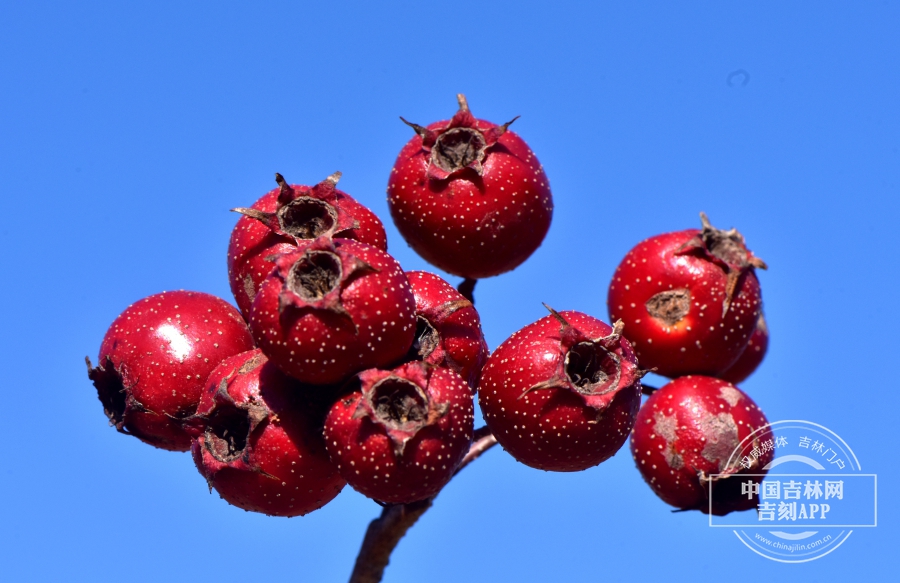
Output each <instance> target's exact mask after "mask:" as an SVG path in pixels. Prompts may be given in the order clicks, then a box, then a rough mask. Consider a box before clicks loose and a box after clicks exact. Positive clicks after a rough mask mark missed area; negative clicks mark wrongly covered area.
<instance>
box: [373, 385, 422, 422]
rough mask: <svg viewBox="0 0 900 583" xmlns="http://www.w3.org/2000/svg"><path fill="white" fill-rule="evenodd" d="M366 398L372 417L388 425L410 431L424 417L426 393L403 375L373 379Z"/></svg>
mask: <svg viewBox="0 0 900 583" xmlns="http://www.w3.org/2000/svg"><path fill="white" fill-rule="evenodd" d="M366 398H367V399H368V401H369V406H370V407H371V410H372V411H373V412H374V416H375V418H376V419H377V420H378V421H380V422H381V423H382V424H383V425H384V426H385V427H387V428H390V429H395V430H399V431H413V430H416V429H418V428H419V427H421V426H422V425H423V424H424V423H425V421H426V420H427V418H428V396H427V395H426V394H425V392H424V391H423V390H422V389H421V388H420V387H419V386H418V385H416V384H415V383H413V382H412V381H408V380H406V379H402V378H399V377H395V376H390V377H387V378H386V379H384V380H382V381H379V382H378V383H376V384H375V385H374V386H373V387H372V390H371V391H370V392H369V393H368V394H367V395H366Z"/></svg>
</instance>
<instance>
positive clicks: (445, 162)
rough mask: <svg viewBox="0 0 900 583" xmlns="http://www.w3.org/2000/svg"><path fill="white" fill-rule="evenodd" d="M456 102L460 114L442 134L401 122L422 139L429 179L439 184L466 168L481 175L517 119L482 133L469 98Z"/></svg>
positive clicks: (458, 97) (461, 98) (458, 96)
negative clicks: (487, 159) (489, 153)
mask: <svg viewBox="0 0 900 583" xmlns="http://www.w3.org/2000/svg"><path fill="white" fill-rule="evenodd" d="M456 98H457V100H458V101H459V111H457V112H456V115H454V116H453V118H452V119H451V120H450V123H449V124H448V125H447V127H446V128H444V129H443V130H432V129H428V128H426V127H423V126H420V125H418V124H414V123H411V122H408V121H406V120H405V119H403V117H401V118H400V119H401V120H403V123H405V124H406V125H408V126H409V127H411V128H412V129H413V130H415V132H416V133H417V134H419V135H420V136H421V137H422V147H423V148H424V149H425V151H427V152H429V160H430V163H429V165H428V175H429V177H431V178H435V179H438V180H443V179H446V178H447V177H449V176H450V175H451V174H453V173H454V172H457V171H460V170H462V169H464V168H471V169H473V170H474V171H475V172H477V173H478V174H479V175H481V173H482V171H483V167H482V163H483V162H484V158H485V155H486V151H487V150H488V148H490V147H491V146H493V145H494V144H496V143H497V140H499V139H500V136H502V135H503V134H504V133H506V129H507V128H508V127H509V125H510V124H511V123H513V122H514V121H516V120H517V119H518V116H516V117H514V118H513V119H512V120H510V121H508V122H506V123H505V124H503V125H501V126H495V127H493V128H490V129H488V130H484V131H482V130H479V129H478V128H477V120H476V119H475V117H474V116H473V115H472V113H471V112H470V111H469V104H468V102H467V101H466V96H465V95H463V94H462V93H460V94H458V95H457V96H456Z"/></svg>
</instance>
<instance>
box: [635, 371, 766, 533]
mask: <svg viewBox="0 0 900 583" xmlns="http://www.w3.org/2000/svg"><path fill="white" fill-rule="evenodd" d="M767 426H768V421H767V420H766V417H765V415H763V413H762V411H760V409H759V407H757V406H756V403H754V402H753V400H752V399H750V397H748V396H747V395H746V394H745V393H744V392H743V391H741V390H740V389H738V388H737V387H735V386H734V385H732V384H731V383H729V382H726V381H723V380H721V379H716V378H712V377H707V376H699V375H698V376H685V377H680V378H677V379H675V380H673V381H671V382H670V383H668V384H666V385H664V386H663V387H662V388H660V389H659V390H658V391H656V392H654V393H653V394H652V395H651V396H650V398H649V399H647V402H646V403H644V405H643V406H642V407H641V410H640V412H638V416H637V421H636V422H635V425H634V431H633V432H632V436H631V454H632V456H633V457H634V461H635V463H636V464H637V468H638V470H640V472H641V475H642V476H643V477H644V480H646V482H647V483H648V484H649V485H650V487H651V488H652V489H653V491H654V492H655V493H656V495H657V496H659V497H660V498H661V499H662V500H663V501H664V502H666V503H667V504H671V505H672V506H675V507H676V508H679V509H682V510H700V511H703V512H706V513H708V512H710V510H711V511H712V513H713V514H715V515H717V516H722V515H725V514H728V513H729V512H733V511H739V510H747V509H750V508H755V507H756V505H757V504H758V498H757V496H756V495H749V496H748V495H747V494H746V493H744V492H742V487H741V484H742V483H744V482H746V481H747V480H752V481H754V482H756V483H759V482H761V481H762V477H760V476H744V474H764V473H765V472H766V470H765V466H766V464H768V463H769V462H770V461H772V459H773V458H774V453H773V451H772V450H765V449H764V448H760V449H759V451H761V452H763V453H761V454H760V456H759V457H758V458H753V459H752V460H751V463H750V466H749V467H742V466H741V465H740V460H741V458H740V456H734V455H733V454H734V453H735V452H736V451H737V450H738V447H739V446H740V445H741V444H742V442H743V440H744V439H746V438H748V437H749V436H751V434H754V432H757V430H760V429H764V428H765V429H764V430H763V431H759V432H758V433H756V435H754V436H753V444H754V447H757V446H759V445H761V444H762V443H763V442H764V441H766V440H768V439H771V438H772V433H771V431H769V430H768V429H767ZM735 478H739V479H735ZM710 498H711V499H712V504H711V503H710Z"/></svg>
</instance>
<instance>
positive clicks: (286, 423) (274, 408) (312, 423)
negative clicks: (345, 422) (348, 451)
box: [191, 350, 346, 517]
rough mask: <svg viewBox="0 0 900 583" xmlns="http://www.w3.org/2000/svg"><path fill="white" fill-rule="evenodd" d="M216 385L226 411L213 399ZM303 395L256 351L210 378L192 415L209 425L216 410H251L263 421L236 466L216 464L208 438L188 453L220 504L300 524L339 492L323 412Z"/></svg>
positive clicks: (198, 441) (218, 369)
mask: <svg viewBox="0 0 900 583" xmlns="http://www.w3.org/2000/svg"><path fill="white" fill-rule="evenodd" d="M254 358H256V359H258V362H257V363H254V362H253V359H254ZM248 363H250V364H248ZM254 364H255V367H254ZM247 369H250V370H247ZM223 382H224V383H225V386H226V388H225V391H226V392H227V394H228V395H229V397H230V398H231V400H232V402H233V404H232V403H229V402H228V400H227V399H224V398H223V396H222V395H221V394H218V393H219V391H220V389H221V386H222V383H223ZM303 393H304V387H302V385H300V383H298V382H297V381H295V380H293V379H291V378H289V377H287V376H286V375H284V373H282V372H281V371H280V370H278V368H277V367H275V366H273V365H272V364H271V362H267V361H266V358H265V356H264V355H263V354H262V352H261V351H259V350H253V351H250V352H245V353H243V354H239V355H236V356H233V357H232V358H230V359H228V360H226V361H225V362H223V363H222V364H221V365H219V366H218V367H216V369H215V370H214V371H213V373H212V374H211V375H210V377H209V381H208V382H207V385H206V388H205V390H204V392H203V397H202V398H201V400H200V405H199V407H198V410H197V413H198V415H200V416H204V417H207V418H209V417H212V416H213V414H214V411H215V410H216V409H219V408H223V407H224V408H231V409H234V408H236V407H235V406H237V407H240V406H247V405H249V404H251V403H252V404H254V405H255V406H258V407H259V408H260V411H261V413H260V415H261V416H262V415H264V419H263V420H261V421H260V422H259V424H258V425H256V426H255V428H254V429H253V430H252V431H250V433H249V436H248V437H247V439H246V447H244V449H243V453H242V454H241V455H240V456H239V457H237V459H234V460H230V461H222V460H221V459H217V457H216V456H214V455H213V453H212V448H211V447H210V446H209V443H210V442H209V441H208V437H209V435H210V434H209V433H207V432H203V433H200V435H199V436H198V437H197V438H196V439H194V441H193V443H192V445H191V454H192V456H193V458H194V463H195V465H196V466H197V469H198V470H199V471H200V473H201V474H202V475H203V477H204V478H206V480H207V483H208V484H209V486H210V488H215V489H216V491H217V492H218V493H219V495H220V496H221V497H222V499H223V500H225V501H226V502H228V503H229V504H232V505H234V506H237V507H238V508H243V509H244V510H248V511H251V512H261V513H264V514H268V515H270V516H288V517H290V516H302V515H304V514H308V513H310V512H312V511H313V510H317V509H319V508H321V507H322V506H324V505H325V504H327V503H328V502H330V501H331V500H332V499H334V497H335V496H337V495H338V494H339V493H340V491H341V490H342V489H343V487H344V485H345V484H346V483H345V482H344V479H343V478H341V477H340V474H338V472H337V468H336V467H335V466H334V465H333V464H332V463H331V461H330V460H329V459H328V454H327V453H326V451H325V443H324V441H323V440H322V417H323V416H322V412H321V411H317V410H316V407H315V406H313V405H311V404H310V403H309V401H307V400H306V399H305V398H304V396H303Z"/></svg>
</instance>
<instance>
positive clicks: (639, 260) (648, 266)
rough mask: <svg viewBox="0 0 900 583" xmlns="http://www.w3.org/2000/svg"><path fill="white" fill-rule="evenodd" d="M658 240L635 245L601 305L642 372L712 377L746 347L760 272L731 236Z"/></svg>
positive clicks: (757, 305)
mask: <svg viewBox="0 0 900 583" xmlns="http://www.w3.org/2000/svg"><path fill="white" fill-rule="evenodd" d="M700 218H701V220H702V222H703V229H702V230H697V229H688V230H686V231H678V232H674V233H666V234H663V235H657V236H655V237H651V238H649V239H646V240H645V241H642V242H641V243H639V244H638V245H637V246H635V247H634V248H633V249H632V250H631V251H629V252H628V254H627V255H626V256H625V258H624V259H623V260H622V262H621V263H620V264H619V266H618V267H617V268H616V272H615V274H614V275H613V279H612V282H611V283H610V286H609V295H608V297H607V306H608V308H609V316H610V318H611V319H613V320H616V319H621V320H622V321H623V322H624V323H625V326H626V329H627V330H628V339H629V340H630V341H631V343H632V345H633V346H634V350H635V353H636V354H637V357H638V359H639V360H640V362H641V365H642V366H644V367H646V368H655V369H656V371H655V372H657V373H659V374H661V375H664V376H667V377H676V376H680V375H685V374H707V375H710V376H718V375H719V374H721V373H722V372H724V371H725V370H727V369H728V367H730V366H731V365H732V364H734V362H735V361H736V360H737V358H738V356H740V354H741V351H742V350H744V347H746V346H747V342H748V341H749V339H750V336H751V335H752V334H753V330H754V329H755V328H756V322H757V320H758V318H759V312H760V309H761V306H762V298H761V295H760V288H759V281H758V280H757V279H756V273H755V271H754V268H756V267H759V268H762V269H765V267H766V265H765V263H764V262H763V261H762V260H760V259H759V258H757V257H755V256H754V255H753V254H752V253H751V252H750V251H749V250H747V247H746V245H745V244H744V238H743V236H741V234H740V233H738V232H737V231H736V230H734V229H731V230H729V231H723V230H720V229H716V228H715V227H713V226H712V225H711V224H710V222H709V219H707V217H706V215H705V214H703V213H700Z"/></svg>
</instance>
